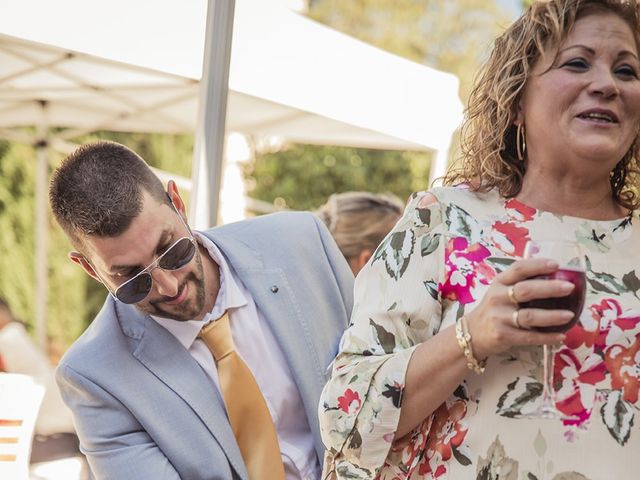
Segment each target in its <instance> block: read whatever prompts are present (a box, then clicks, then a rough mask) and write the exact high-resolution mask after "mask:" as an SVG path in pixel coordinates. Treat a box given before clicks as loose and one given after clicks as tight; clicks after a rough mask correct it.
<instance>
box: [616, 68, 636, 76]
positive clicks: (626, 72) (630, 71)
mask: <svg viewBox="0 0 640 480" xmlns="http://www.w3.org/2000/svg"><path fill="white" fill-rule="evenodd" d="M616 74H618V75H623V76H625V77H633V78H638V72H636V70H635V69H634V68H633V67H631V66H629V65H623V66H621V67H618V68H617V69H616Z"/></svg>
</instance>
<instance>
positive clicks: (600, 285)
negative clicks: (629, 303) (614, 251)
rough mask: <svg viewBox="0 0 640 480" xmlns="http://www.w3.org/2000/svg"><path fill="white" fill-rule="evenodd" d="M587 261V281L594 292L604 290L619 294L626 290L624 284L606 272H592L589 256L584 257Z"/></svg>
mask: <svg viewBox="0 0 640 480" xmlns="http://www.w3.org/2000/svg"><path fill="white" fill-rule="evenodd" d="M586 261H587V281H588V282H589V285H590V286H591V288H592V289H593V290H595V291H596V292H605V293H609V294H614V295H620V293H621V292H624V291H626V290H627V289H626V288H625V286H624V285H622V284H621V283H620V282H619V281H618V280H617V279H616V277H614V276H613V275H611V274H609V273H606V272H594V271H593V270H592V269H591V262H590V261H589V257H586Z"/></svg>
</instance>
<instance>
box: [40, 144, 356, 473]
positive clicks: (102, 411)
mask: <svg viewBox="0 0 640 480" xmlns="http://www.w3.org/2000/svg"><path fill="white" fill-rule="evenodd" d="M50 201H51V207H52V210H53V212H54V215H55V217H56V220H57V221H58V223H59V224H60V226H61V227H62V228H63V230H64V231H65V233H66V234H67V236H68V237H69V239H70V240H71V242H72V244H73V246H74V248H75V249H76V251H74V252H72V253H71V254H70V257H71V259H72V260H73V261H74V262H76V263H78V264H79V265H81V266H82V268H83V269H84V270H85V271H86V273H87V274H89V275H90V276H91V277H92V278H94V279H95V280H98V281H100V282H102V284H103V285H104V286H105V287H106V288H107V290H108V291H109V293H110V294H109V296H108V297H107V299H106V302H105V304H104V307H103V308H102V311H101V312H100V313H99V314H98V316H97V317H96V318H95V319H94V320H93V322H92V323H91V325H90V326H89V328H88V329H87V331H86V332H84V334H83V335H82V336H81V337H80V338H79V339H78V340H77V341H76V342H75V343H74V344H73V345H72V346H71V348H70V349H69V350H68V351H67V352H66V353H65V355H64V357H63V358H62V360H61V361H60V365H59V367H58V370H57V379H58V384H59V385H60V387H61V391H62V394H63V398H64V399H65V401H66V402H67V404H68V405H69V406H70V407H71V410H72V411H73V415H74V420H75V423H76V425H77V428H78V436H79V437H80V443H81V448H82V451H83V452H84V453H85V454H86V455H87V458H88V460H89V464H90V465H91V468H92V470H93V472H94V474H95V475H96V477H97V478H98V479H102V478H105V479H107V478H108V479H164V480H169V479H175V480H178V479H194V480H196V479H197V480H223V479H231V478H234V479H235V478H237V479H247V478H248V479H250V480H263V479H270V480H283V479H285V478H286V479H287V480H302V479H309V478H318V477H319V475H320V465H321V461H322V455H323V452H324V448H323V446H322V441H321V440H320V431H319V426H318V417H317V405H318V399H319V397H320V391H321V390H322V387H323V385H324V382H325V381H326V377H327V374H328V372H327V365H328V364H329V363H330V361H331V360H332V359H333V357H334V356H335V353H336V351H337V345H338V339H339V337H340V334H341V333H342V331H343V330H344V328H346V325H347V321H348V316H349V313H350V311H351V303H352V288H353V276H352V274H351V272H350V270H349V267H348V265H347V262H346V261H345V259H344V257H343V256H342V255H341V253H340V251H339V250H338V248H337V246H336V244H335V242H334V240H333V238H332V237H331V235H330V234H329V232H328V231H327V229H326V227H325V226H324V224H323V223H322V222H321V221H320V220H319V219H318V218H317V217H315V216H314V215H312V214H310V213H308V212H283V213H278V214H273V215H267V216H263V217H257V218H253V219H250V220H246V221H242V222H237V223H233V224H228V225H224V226H220V227H215V228H212V229H209V230H205V231H201V232H200V231H192V230H191V228H190V227H189V225H188V224H187V220H186V205H185V203H184V202H183V200H182V198H181V196H180V194H179V193H178V189H177V187H176V184H175V183H174V182H173V181H169V183H168V185H167V187H166V189H165V187H164V186H163V185H162V182H161V181H160V180H159V179H158V177H157V176H156V175H155V174H154V173H153V172H152V171H151V169H150V168H149V166H148V165H147V164H146V163H145V161H144V160H143V159H142V158H140V157H139V156H138V155H137V154H136V153H135V152H133V151H131V150H130V149H128V148H127V147H125V146H124V145H120V144H117V143H113V142H97V143H92V144H87V145H84V146H82V147H80V148H79V149H77V150H76V151H75V152H74V153H72V154H71V155H70V156H69V157H67V158H66V159H65V160H64V162H63V163H62V165H61V166H60V167H59V168H58V169H57V170H56V172H55V173H54V175H53V179H52V181H51V187H50ZM319 252H321V253H320V254H319Z"/></svg>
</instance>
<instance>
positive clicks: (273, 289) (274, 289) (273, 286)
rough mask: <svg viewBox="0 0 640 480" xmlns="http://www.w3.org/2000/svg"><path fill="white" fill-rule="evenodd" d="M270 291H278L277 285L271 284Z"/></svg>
mask: <svg viewBox="0 0 640 480" xmlns="http://www.w3.org/2000/svg"><path fill="white" fill-rule="evenodd" d="M271 292H273V293H278V286H277V285H271Z"/></svg>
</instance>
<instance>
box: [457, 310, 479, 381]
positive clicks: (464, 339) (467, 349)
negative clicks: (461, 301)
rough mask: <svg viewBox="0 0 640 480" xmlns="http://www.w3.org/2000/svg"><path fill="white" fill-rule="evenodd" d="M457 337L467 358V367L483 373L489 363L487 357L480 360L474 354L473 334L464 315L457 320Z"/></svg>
mask: <svg viewBox="0 0 640 480" xmlns="http://www.w3.org/2000/svg"><path fill="white" fill-rule="evenodd" d="M456 339H457V340H458V345H460V348H461V349H462V353H463V354H464V357H465V358H466V359H467V368H468V369H469V370H473V371H474V372H475V373H477V374H481V373H483V372H484V369H485V367H486V365H487V361H486V359H485V360H481V361H478V359H477V358H476V357H475V355H474V354H473V345H472V343H471V334H470V333H469V328H468V326H467V319H466V318H465V317H464V316H463V317H460V319H459V320H458V321H457V322H456Z"/></svg>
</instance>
